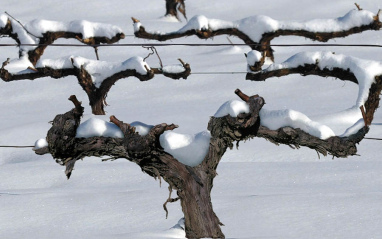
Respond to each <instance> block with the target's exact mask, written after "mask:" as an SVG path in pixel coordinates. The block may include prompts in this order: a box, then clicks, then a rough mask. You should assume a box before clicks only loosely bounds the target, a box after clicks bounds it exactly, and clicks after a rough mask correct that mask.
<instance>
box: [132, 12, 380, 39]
mask: <svg viewBox="0 0 382 239" xmlns="http://www.w3.org/2000/svg"><path fill="white" fill-rule="evenodd" d="M374 17H375V15H374V14H373V13H372V12H370V11H366V10H351V11H350V12H348V13H347V14H345V15H344V16H343V17H339V18H335V19H314V20H310V21H278V20H275V19H273V18H271V17H268V16H263V15H255V16H250V17H247V18H243V19H241V20H237V21H224V20H219V19H209V18H207V17H206V16H203V15H196V16H194V17H192V18H191V19H190V20H189V21H188V22H187V24H186V25H185V26H183V27H182V28H180V29H179V30H177V31H175V32H170V33H168V34H176V33H185V32H187V31H190V30H196V31H206V30H212V31H216V30H220V29H227V28H236V29H238V30H239V31H241V32H243V33H244V34H246V35H247V36H248V37H249V38H251V39H252V40H253V41H254V42H259V41H260V39H261V37H262V36H263V34H265V33H268V32H274V31H277V30H303V31H310V32H340V31H347V30H349V29H351V28H354V27H360V26H362V25H369V24H371V23H373V22H374ZM140 26H141V23H140V22H137V23H134V32H137V31H139V27H140ZM156 34H158V32H156Z"/></svg>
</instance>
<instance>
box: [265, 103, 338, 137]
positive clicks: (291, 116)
mask: <svg viewBox="0 0 382 239" xmlns="http://www.w3.org/2000/svg"><path fill="white" fill-rule="evenodd" d="M260 124H261V125H263V126H265V127H267V128H269V129H271V130H277V129H279V128H283V127H287V126H289V127H292V128H295V129H297V128H299V129H301V130H302V131H304V132H306V133H308V134H310V135H313V136H316V137H318V138H320V139H327V138H330V137H332V136H335V133H334V132H333V130H332V129H330V128H329V127H328V126H326V125H323V124H320V123H318V122H315V121H313V120H311V119H309V117H308V116H306V115H305V114H303V113H301V112H298V111H295V110H291V109H285V110H267V109H264V108H263V109H261V110H260Z"/></svg>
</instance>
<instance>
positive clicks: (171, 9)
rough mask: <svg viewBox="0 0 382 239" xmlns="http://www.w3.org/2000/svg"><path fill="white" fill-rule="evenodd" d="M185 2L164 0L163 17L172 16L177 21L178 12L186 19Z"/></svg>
mask: <svg viewBox="0 0 382 239" xmlns="http://www.w3.org/2000/svg"><path fill="white" fill-rule="evenodd" d="M184 1H185V0H166V14H165V16H173V17H176V19H178V20H179V16H178V11H179V12H180V13H181V14H182V15H183V16H184V18H186V19H187V16H186V4H185V3H184Z"/></svg>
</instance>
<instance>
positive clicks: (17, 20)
mask: <svg viewBox="0 0 382 239" xmlns="http://www.w3.org/2000/svg"><path fill="white" fill-rule="evenodd" d="M4 13H5V14H7V15H8V16H9V17H10V18H12V19H13V20H15V21H16V22H17V23H18V24H20V26H21V27H22V28H23V29H24V30H25V31H26V32H27V33H28V34H29V35H31V36H34V37H35V38H39V37H37V36H36V35H34V34H32V33H31V32H30V31H28V30H27V29H26V28H25V27H24V25H23V24H22V23H21V22H20V21H19V20H17V19H16V18H14V17H13V16H12V15H11V14H9V13H7V12H4Z"/></svg>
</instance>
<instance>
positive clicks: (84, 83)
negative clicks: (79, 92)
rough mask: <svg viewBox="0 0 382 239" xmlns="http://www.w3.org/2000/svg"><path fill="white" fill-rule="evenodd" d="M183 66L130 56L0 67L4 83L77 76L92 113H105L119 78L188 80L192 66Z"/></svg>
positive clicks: (11, 63)
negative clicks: (160, 65) (153, 65)
mask: <svg viewBox="0 0 382 239" xmlns="http://www.w3.org/2000/svg"><path fill="white" fill-rule="evenodd" d="M179 61H180V62H181V63H182V64H181V65H169V66H164V67H163V69H162V68H150V67H149V66H148V65H147V63H146V62H145V61H144V60H143V58H142V57H131V58H129V59H127V60H126V61H124V62H117V63H112V62H106V61H96V60H90V59H86V58H83V57H75V56H70V57H65V58H60V59H55V60H51V59H42V60H40V61H38V62H37V64H36V66H33V65H32V64H30V63H29V61H28V60H27V59H25V58H20V59H17V60H14V61H6V62H4V63H3V65H2V67H1V68H0V78H1V79H2V80H3V81H5V82H10V81H17V80H34V79H37V78H42V77H51V78H62V77H66V76H69V75H73V76H76V77H77V79H78V83H79V84H80V85H81V87H82V88H83V90H84V91H85V92H86V93H87V95H88V97H89V104H90V106H91V107H92V112H93V114H105V111H104V106H105V105H107V104H106V96H107V93H108V92H109V90H110V88H111V87H112V86H113V85H114V84H115V83H116V82H117V81H118V80H120V79H122V78H127V77H130V76H135V77H137V78H138V79H139V80H141V81H147V80H150V79H152V78H153V77H154V74H163V75H164V76H166V77H169V78H172V79H179V78H184V79H186V78H187V77H188V76H189V75H190V73H191V68H190V65H189V64H187V63H184V62H183V61H182V60H181V59H179Z"/></svg>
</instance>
